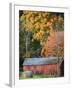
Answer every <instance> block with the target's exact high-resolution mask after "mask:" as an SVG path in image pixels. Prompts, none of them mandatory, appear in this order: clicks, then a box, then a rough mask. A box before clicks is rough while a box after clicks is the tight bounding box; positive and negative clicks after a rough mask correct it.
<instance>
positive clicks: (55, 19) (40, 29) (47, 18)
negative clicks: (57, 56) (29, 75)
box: [20, 11, 64, 57]
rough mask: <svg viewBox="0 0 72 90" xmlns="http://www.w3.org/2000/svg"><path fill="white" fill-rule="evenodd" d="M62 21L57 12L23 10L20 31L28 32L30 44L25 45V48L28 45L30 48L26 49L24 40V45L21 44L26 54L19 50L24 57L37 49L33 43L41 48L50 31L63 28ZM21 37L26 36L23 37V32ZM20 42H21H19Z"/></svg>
mask: <svg viewBox="0 0 72 90" xmlns="http://www.w3.org/2000/svg"><path fill="white" fill-rule="evenodd" d="M21 12H22V11H21ZM63 23H64V22H63V17H62V16H61V13H60V14H57V13H51V12H42V11H23V14H22V15H21V17H20V33H21V32H23V31H24V33H25V32H26V33H27V34H28V33H30V34H29V36H28V37H30V39H29V40H28V41H29V42H30V43H31V44H30V43H29V45H27V48H28V47H29V48H30V49H31V50H27V49H26V44H25V43H27V40H26V41H25V43H24V44H25V45H23V47H25V49H26V52H25V53H26V55H25V54H24V53H23V52H22V51H21V52H22V54H24V55H25V56H26V57H27V56H28V55H29V57H30V56H31V54H33V53H34V52H33V51H35V50H36V49H37V48H35V47H36V46H35V45H37V47H38V48H39V47H41V49H42V48H43V46H44V45H45V43H46V41H47V40H48V36H49V35H50V31H51V30H56V29H57V30H63ZM27 34H26V35H27ZM23 38H27V37H25V34H24V36H23ZM23 38H22V39H23ZM20 44H22V43H21V42H20ZM27 44H28V43H27ZM23 51H24V50H23ZM27 51H28V52H27ZM30 51H32V52H30ZM27 53H28V54H27Z"/></svg>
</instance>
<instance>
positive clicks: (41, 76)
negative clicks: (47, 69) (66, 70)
mask: <svg viewBox="0 0 72 90" xmlns="http://www.w3.org/2000/svg"><path fill="white" fill-rule="evenodd" d="M53 77H57V76H54V75H43V74H38V75H36V74H33V77H31V78H24V77H21V76H20V77H19V79H20V80H22V79H36V78H53Z"/></svg>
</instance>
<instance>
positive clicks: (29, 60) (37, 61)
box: [23, 57, 62, 65]
mask: <svg viewBox="0 0 72 90" xmlns="http://www.w3.org/2000/svg"><path fill="white" fill-rule="evenodd" d="M61 61H62V57H59V62H61ZM55 63H58V59H57V57H48V58H25V60H24V62H23V65H44V64H55Z"/></svg>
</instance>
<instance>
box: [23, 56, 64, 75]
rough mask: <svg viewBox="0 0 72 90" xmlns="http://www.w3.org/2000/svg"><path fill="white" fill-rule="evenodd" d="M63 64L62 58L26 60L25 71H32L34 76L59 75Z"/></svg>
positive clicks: (24, 63)
mask: <svg viewBox="0 0 72 90" xmlns="http://www.w3.org/2000/svg"><path fill="white" fill-rule="evenodd" d="M62 62H63V59H62V57H59V58H57V57H48V58H26V59H25V60H24V62H23V71H32V72H33V74H44V75H57V73H58V71H60V72H61V70H60V67H61V66H60V65H62V64H61V63H62Z"/></svg>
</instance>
